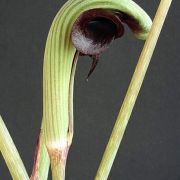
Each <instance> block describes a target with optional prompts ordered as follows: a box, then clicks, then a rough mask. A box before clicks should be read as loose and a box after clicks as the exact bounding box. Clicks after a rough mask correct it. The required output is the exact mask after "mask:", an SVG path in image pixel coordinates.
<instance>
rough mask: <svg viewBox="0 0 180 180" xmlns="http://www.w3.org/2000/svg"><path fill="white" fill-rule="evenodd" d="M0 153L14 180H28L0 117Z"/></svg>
mask: <svg viewBox="0 0 180 180" xmlns="http://www.w3.org/2000/svg"><path fill="white" fill-rule="evenodd" d="M0 152H1V153H2V156H3V158H4V160H5V162H6V165H7V167H8V169H9V172H10V174H11V176H12V178H13V179H14V180H28V179H29V177H28V174H27V172H26V169H25V167H24V164H23V162H22V160H21V157H20V155H19V153H18V151H17V149H16V146H15V145H14V142H13V140H12V138H11V136H10V134H9V132H8V130H7V128H6V125H5V124H4V122H3V120H2V118H1V116H0Z"/></svg>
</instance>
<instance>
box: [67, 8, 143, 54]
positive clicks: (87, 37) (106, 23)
mask: <svg viewBox="0 0 180 180" xmlns="http://www.w3.org/2000/svg"><path fill="white" fill-rule="evenodd" d="M124 24H127V25H128V26H129V28H130V29H131V30H132V31H133V32H138V31H141V27H140V25H139V23H138V21H136V20H135V19H134V18H133V17H131V16H129V15H128V14H125V13H123V12H120V11H119V12H118V11H112V10H104V9H91V10H88V11H85V12H83V13H82V14H81V15H80V16H79V17H78V18H77V20H76V21H75V23H74V24H73V27H72V33H71V38H72V43H73V45H74V46H75V47H76V49H77V50H78V51H79V52H80V53H81V55H89V56H98V55H100V54H101V53H102V52H103V51H104V50H106V49H107V48H108V47H109V45H110V43H111V42H112V41H113V40H114V39H116V38H120V37H121V36H123V34H124Z"/></svg>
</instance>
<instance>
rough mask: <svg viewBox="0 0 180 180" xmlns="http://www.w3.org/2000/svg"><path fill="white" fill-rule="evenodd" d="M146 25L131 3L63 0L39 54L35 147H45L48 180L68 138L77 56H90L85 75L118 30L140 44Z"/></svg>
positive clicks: (59, 173) (60, 164) (56, 175)
mask: <svg viewBox="0 0 180 180" xmlns="http://www.w3.org/2000/svg"><path fill="white" fill-rule="evenodd" d="M151 24H152V21H151V19H150V18H149V16H148V15H147V14H146V12H145V11H144V10H143V9H141V8H140V7H139V6H138V5H137V4H136V3H135V2H133V1H132V0H69V1H67V2H66V4H64V6H63V7H62V8H61V9H60V11H59V12H58V13H57V15H56V17H55V19H54V21H53V23H52V25H51V28H50V31H49V34H48V38H47V42H46V48H45V55H44V71H43V73H44V74H43V123H42V130H41V131H42V135H41V136H42V138H41V139H42V141H41V144H42V146H43V144H45V147H46V148H47V151H48V154H49V157H50V163H51V169H52V177H53V179H64V177H65V164H66V159H67V155H68V150H69V147H70V145H71V142H72V137H73V122H74V119H73V84H74V75H75V69H76V64H77V59H78V56H79V55H88V56H90V57H92V59H93V62H92V66H91V68H90V71H89V74H88V76H89V75H90V74H91V73H92V71H93V70H94V68H95V66H96V64H97V62H98V60H99V57H100V55H101V53H103V51H104V50H106V49H107V48H108V47H109V45H110V43H111V42H112V41H113V40H114V39H116V38H120V37H121V36H123V34H124V26H126V25H127V26H128V27H129V28H130V30H131V31H132V33H133V34H134V35H135V37H136V38H138V39H142V40H145V39H146V37H147V35H148V33H149V31H150V28H151ZM43 139H44V140H43ZM42 149H43V148H42ZM40 151H41V150H40ZM45 154H46V153H45ZM41 157H42V159H43V158H44V159H45V155H43V156H41V155H40V157H39V159H40V160H39V161H40V162H41ZM46 160H47V158H46ZM41 164H42V163H41ZM41 164H40V165H39V167H40V166H41ZM37 172H38V171H37ZM39 176H40V175H39Z"/></svg>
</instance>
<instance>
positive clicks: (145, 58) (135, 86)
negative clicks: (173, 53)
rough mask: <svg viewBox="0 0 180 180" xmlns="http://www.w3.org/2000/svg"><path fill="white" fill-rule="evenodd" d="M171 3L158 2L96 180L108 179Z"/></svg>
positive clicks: (166, 1)
mask: <svg viewBox="0 0 180 180" xmlns="http://www.w3.org/2000/svg"><path fill="white" fill-rule="evenodd" d="M171 2H172V0H161V2H160V5H159V8H158V10H157V13H156V16H155V18H154V21H153V25H152V28H151V31H150V34H149V36H148V38H147V40H146V43H145V45H144V48H143V50H142V53H141V55H140V58H139V61H138V64H137V66H136V69H135V72H134V75H133V77H132V80H131V83H130V85H129V88H128V91H127V94H126V96H125V99H124V102H123V104H122V107H121V109H120V112H119V115H118V117H117V120H116V123H115V125H114V128H113V131H112V134H111V137H110V139H109V142H108V144H107V146H106V149H105V152H104V155H103V158H102V161H101V163H100V166H99V169H98V171H97V174H96V177H95V179H96V180H106V179H107V178H108V175H109V172H110V170H111V167H112V164H113V162H114V159H115V156H116V154H117V151H118V148H119V145H120V143H121V140H122V138H123V135H124V132H125V129H126V126H127V124H128V121H129V118H130V115H131V113H132V110H133V107H134V104H135V102H136V99H137V96H138V94H139V91H140V88H141V85H142V82H143V80H144V77H145V74H146V71H147V68H148V66H149V63H150V60H151V57H152V54H153V51H154V49H155V46H156V43H157V40H158V37H159V35H160V32H161V29H162V26H163V24H164V21H165V18H166V15H167V13H168V10H169V7H170V5H171Z"/></svg>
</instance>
